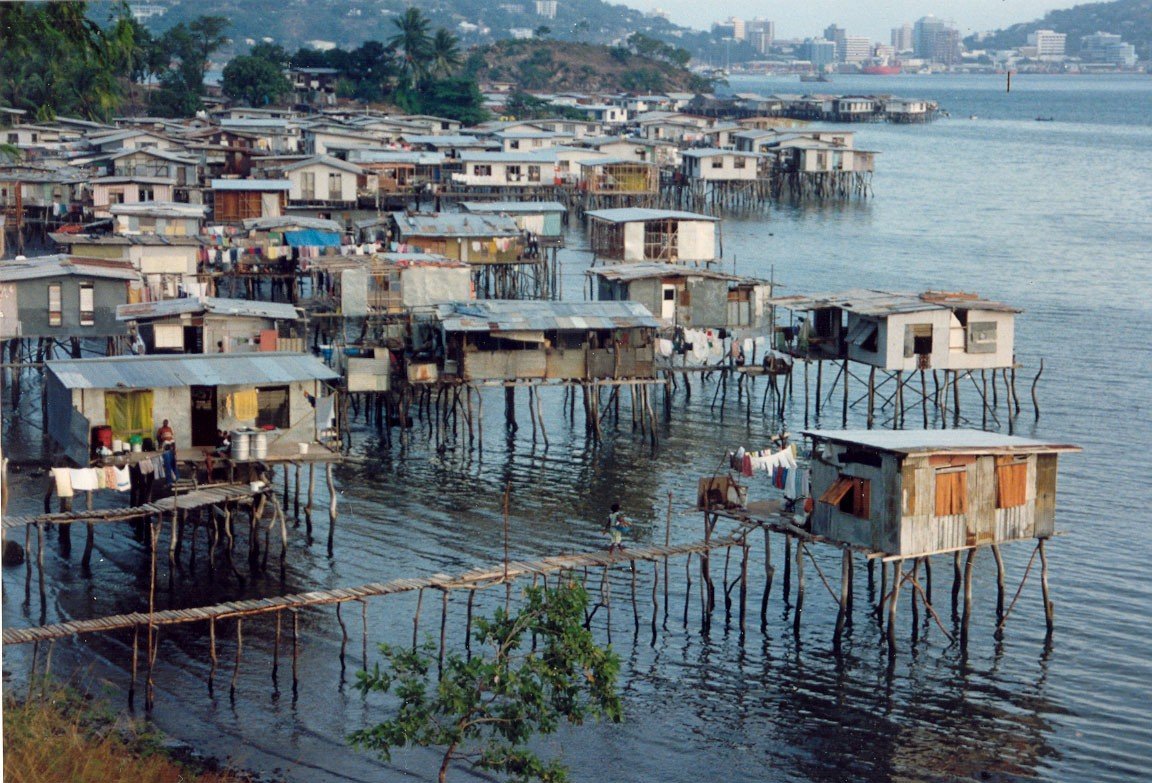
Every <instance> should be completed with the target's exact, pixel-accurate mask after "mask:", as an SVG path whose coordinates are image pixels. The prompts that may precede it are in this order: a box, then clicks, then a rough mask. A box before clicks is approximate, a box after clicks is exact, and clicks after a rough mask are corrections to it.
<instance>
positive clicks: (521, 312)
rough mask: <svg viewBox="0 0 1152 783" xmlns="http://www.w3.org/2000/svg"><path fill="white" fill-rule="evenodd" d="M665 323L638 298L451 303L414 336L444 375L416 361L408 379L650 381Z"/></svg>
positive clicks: (652, 376) (510, 381) (417, 330)
mask: <svg viewBox="0 0 1152 783" xmlns="http://www.w3.org/2000/svg"><path fill="white" fill-rule="evenodd" d="M658 325H659V324H658V323H657V321H656V319H655V318H653V317H652V315H651V313H649V312H648V310H647V309H645V308H644V306H643V305H639V304H636V303H635V302H521V301H507V300H487V301H477V302H467V303H461V302H456V303H452V304H445V305H441V306H440V307H439V308H438V313H437V314H436V316H435V318H434V320H432V321H430V322H425V326H424V327H423V328H414V335H413V339H414V342H415V343H416V344H417V345H416V348H417V350H418V354H417V355H418V356H419V355H420V353H419V352H423V354H424V356H426V357H427V358H428V360H429V361H435V365H436V370H437V371H438V372H434V373H430V372H428V371H427V370H426V369H423V370H422V369H419V368H418V367H417V368H415V369H414V368H413V367H412V366H411V365H410V370H409V373H410V374H409V378H410V380H414V379H416V378H420V379H428V380H435V376H436V374H438V375H439V376H440V377H443V378H459V379H460V380H463V381H466V382H469V383H496V384H502V383H514V382H516V381H524V380H545V379H547V380H553V381H589V380H593V379H609V378H610V379H651V378H655V377H656V364H655V336H656V328H657V326H658ZM436 332H438V333H436ZM421 343H423V344H421Z"/></svg>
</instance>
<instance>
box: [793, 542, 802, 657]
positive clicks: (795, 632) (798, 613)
mask: <svg viewBox="0 0 1152 783" xmlns="http://www.w3.org/2000/svg"><path fill="white" fill-rule="evenodd" d="M803 613H804V542H803V541H802V540H801V539H796V614H795V616H794V617H793V623H792V633H793V635H794V636H796V637H799V636H800V617H801V615H802V614H803Z"/></svg>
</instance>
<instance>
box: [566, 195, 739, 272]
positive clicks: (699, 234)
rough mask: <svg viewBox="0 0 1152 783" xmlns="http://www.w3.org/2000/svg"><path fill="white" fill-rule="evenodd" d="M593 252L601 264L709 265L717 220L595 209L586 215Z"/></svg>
mask: <svg viewBox="0 0 1152 783" xmlns="http://www.w3.org/2000/svg"><path fill="white" fill-rule="evenodd" d="M587 216H588V238H589V244H590V245H591V246H592V252H593V253H594V254H595V255H596V258H597V259H598V260H602V261H612V262H618V261H665V262H668V263H675V262H678V261H681V262H695V263H704V264H710V263H712V262H713V261H715V260H716V259H717V258H718V257H719V253H718V252H717V236H716V226H717V225H718V224H719V222H720V219H719V218H716V217H712V216H710V215H701V214H697V213H695V212H677V211H675V210H670V209H641V208H634V207H622V208H619V209H597V210H593V211H590V212H588V213H587Z"/></svg>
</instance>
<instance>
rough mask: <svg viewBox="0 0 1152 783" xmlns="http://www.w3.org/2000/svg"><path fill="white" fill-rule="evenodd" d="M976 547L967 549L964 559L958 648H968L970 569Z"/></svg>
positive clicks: (970, 608)
mask: <svg viewBox="0 0 1152 783" xmlns="http://www.w3.org/2000/svg"><path fill="white" fill-rule="evenodd" d="M975 559H976V547H973V548H972V549H969V550H968V557H967V558H966V559H965V561H964V613H963V615H962V616H961V618H960V649H961V650H967V649H968V625H969V622H970V621H971V619H972V571H973V562H974V561H975Z"/></svg>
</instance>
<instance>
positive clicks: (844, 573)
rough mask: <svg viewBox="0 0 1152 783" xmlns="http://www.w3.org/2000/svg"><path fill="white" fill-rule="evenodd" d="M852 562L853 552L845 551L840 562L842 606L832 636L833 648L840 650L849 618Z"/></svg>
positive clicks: (838, 611)
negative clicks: (850, 568)
mask: <svg viewBox="0 0 1152 783" xmlns="http://www.w3.org/2000/svg"><path fill="white" fill-rule="evenodd" d="M851 561H852V551H851V550H850V549H845V550H844V552H843V554H842V555H841V560H840V605H839V608H838V610H837V612H836V631H835V632H834V633H833V635H832V646H833V647H835V648H836V649H837V650H839V649H840V640H841V638H842V637H843V635H844V624H845V622H846V621H847V618H848V594H849V580H850V579H851V577H850V575H849V572H848V569H849V564H850V563H851Z"/></svg>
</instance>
